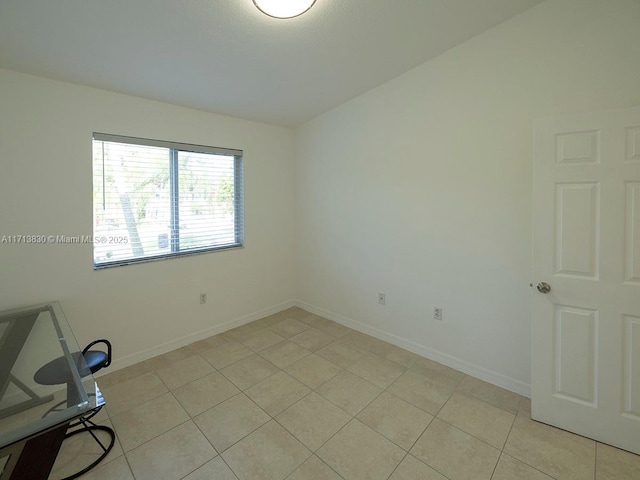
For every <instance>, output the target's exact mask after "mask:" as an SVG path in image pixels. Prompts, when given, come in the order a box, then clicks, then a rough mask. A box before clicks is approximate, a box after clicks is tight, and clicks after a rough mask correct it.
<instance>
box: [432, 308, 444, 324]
mask: <svg viewBox="0 0 640 480" xmlns="http://www.w3.org/2000/svg"><path fill="white" fill-rule="evenodd" d="M433 319H434V320H440V321H442V307H433Z"/></svg>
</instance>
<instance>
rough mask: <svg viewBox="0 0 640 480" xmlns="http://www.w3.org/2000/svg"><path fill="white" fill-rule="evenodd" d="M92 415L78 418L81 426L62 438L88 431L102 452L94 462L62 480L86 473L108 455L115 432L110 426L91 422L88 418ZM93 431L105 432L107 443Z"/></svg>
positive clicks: (114, 439)
mask: <svg viewBox="0 0 640 480" xmlns="http://www.w3.org/2000/svg"><path fill="white" fill-rule="evenodd" d="M93 415H95V413H93ZM93 415H92V414H90V415H89V416H88V417H83V418H81V419H80V423H81V424H82V427H81V428H78V429H77V430H73V431H72V432H69V433H67V434H66V435H65V436H64V438H65V439H67V438H69V437H73V436H74V435H78V434H81V433H85V432H88V433H89V434H90V435H91V436H92V437H93V439H94V440H95V441H96V443H97V444H98V445H100V448H101V449H102V454H101V455H100V456H99V457H98V458H97V459H96V460H95V461H94V462H92V463H91V464H90V465H88V466H86V467H85V468H83V469H82V470H80V471H79V472H76V473H74V474H73V475H69V476H68V477H64V478H63V479H62V480H73V479H74V478H78V477H79V476H81V475H84V474H85V473H87V472H88V471H89V470H91V469H92V468H94V467H95V466H97V465H98V464H99V463H100V462H101V461H102V460H104V458H105V457H106V456H107V455H109V452H110V451H111V449H112V448H113V445H114V444H115V441H116V434H115V432H114V431H113V429H112V428H110V427H106V426H104V425H96V424H95V423H93V422H92V421H91V420H89V418H90V417H92V416H93ZM95 431H103V432H107V433H108V434H109V445H107V446H105V445H104V444H103V443H102V442H101V441H100V439H99V438H98V437H97V436H96V434H95V433H94V432H95Z"/></svg>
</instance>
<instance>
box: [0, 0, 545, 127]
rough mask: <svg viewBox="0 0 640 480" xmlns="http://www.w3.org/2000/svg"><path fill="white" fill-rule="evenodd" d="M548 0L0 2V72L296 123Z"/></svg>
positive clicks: (288, 123)
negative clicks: (290, 7)
mask: <svg viewBox="0 0 640 480" xmlns="http://www.w3.org/2000/svg"><path fill="white" fill-rule="evenodd" d="M541 1H542V0H317V2H316V4H315V6H314V7H313V8H312V9H311V10H310V11H309V12H307V13H306V14H304V15H302V16H300V17H296V18H293V19H288V20H278V19H274V18H271V17H268V16H266V15H264V14H262V13H261V12H260V11H258V9H257V8H255V6H254V4H253V2H252V0H55V1H52V0H0V68H6V69H10V70H16V71H20V72H26V73H31V74H35V75H40V76H43V77H49V78H53V79H57V80H63V81H67V82H72V83H77V84H81V85H88V86H93V87H99V88H103V89H107V90H112V91H115V92H121V93H126V94H130V95H136V96H140V97H145V98H150V99H155V100H160V101H163V102H168V103H173V104H177V105H183V106H187V107H192V108H197V109H200V110H206V111H211V112H216V113H221V114H225V115H231V116H235V117H240V118H245V119H249V120H256V121H260V122H266V123H271V124H276V125H284V126H290V127H294V126H297V125H300V124H302V123H304V122H305V121H307V120H310V119H311V118H313V117H315V116H317V115H319V114H321V113H323V112H325V111H327V110H330V109H331V108H333V107H335V106H337V105H339V104H341V103H343V102H345V101H347V100H349V99H351V98H353V97H355V96H357V95H359V94H361V93H363V92H365V91H367V90H369V89H371V88H373V87H375V86H377V85H380V84H382V83H384V82H386V81H387V80H390V79H391V78H394V77H396V76H398V75H400V74H402V73H404V72H406V71H408V70H410V69H411V68H413V67H415V66H417V65H420V64H421V63H424V62H425V61H427V60H429V59H431V58H433V57H435V56H437V55H439V54H441V53H442V52H444V51H446V50H448V49H450V48H452V47H454V46H456V45H458V44H460V43H462V42H464V41H466V40H468V39H469V38H471V37H473V36H475V35H477V34H479V33H481V32H483V31H485V30H487V29H489V28H491V27H493V26H495V25H497V24H499V23H500V22H503V21H505V20H506V19H508V18H510V17H512V16H513V15H516V14H518V13H520V12H522V11H524V10H526V9H528V8H530V7H532V6H534V5H536V4H538V3H540V2H541Z"/></svg>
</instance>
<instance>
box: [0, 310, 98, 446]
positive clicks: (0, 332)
mask: <svg viewBox="0 0 640 480" xmlns="http://www.w3.org/2000/svg"><path fill="white" fill-rule="evenodd" d="M54 360H55V362H53V363H52V364H50V362H52V361H54ZM47 364H49V365H48V368H46V369H42V367H44V366H45V365H47ZM41 369H42V370H41ZM39 371H40V372H39ZM36 372H39V373H38V374H37V375H36ZM34 377H36V378H34ZM42 378H46V380H47V381H46V382H43V381H42ZM58 381H59V382H60V383H57V382H58ZM42 383H47V384H46V385H43V384H42ZM103 403H104V400H103V398H102V395H101V394H100V390H99V389H98V386H97V384H96V383H95V381H94V379H93V376H92V375H91V371H90V370H89V368H88V367H87V365H86V363H85V362H84V357H83V356H82V353H81V349H80V348H79V347H78V343H77V341H76V339H75V337H74V336H73V333H72V332H71V328H70V327H69V323H68V322H67V319H66V317H65V316H64V313H63V311H62V308H61V306H60V304H59V303H58V302H50V303H45V304H42V305H35V306H30V307H25V308H18V309H14V310H8V311H4V312H0V449H2V448H3V447H5V446H8V445H11V444H13V443H15V442H18V441H21V440H24V439H26V438H29V437H31V436H33V435H36V434H38V433H41V432H44V431H46V430H48V429H50V428H52V427H55V426H57V425H61V424H64V423H67V422H68V421H70V420H72V419H74V418H76V417H78V416H80V415H82V414H83V413H85V412H87V411H89V410H91V409H93V408H95V407H96V406H99V405H102V404H103Z"/></svg>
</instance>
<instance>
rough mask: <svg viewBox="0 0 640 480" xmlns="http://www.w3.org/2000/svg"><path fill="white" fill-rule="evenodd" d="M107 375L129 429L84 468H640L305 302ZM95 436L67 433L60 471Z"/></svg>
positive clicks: (150, 475)
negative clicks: (323, 314)
mask: <svg viewBox="0 0 640 480" xmlns="http://www.w3.org/2000/svg"><path fill="white" fill-rule="evenodd" d="M99 384H100V385H101V389H102V391H103V393H104V395H105V398H106V400H107V408H106V409H104V411H103V412H102V413H101V414H100V417H99V418H100V421H101V422H102V423H105V424H110V425H113V427H114V428H115V430H116V433H117V438H118V441H117V443H116V447H115V448H114V450H113V452H112V453H111V454H110V455H109V457H107V459H106V460H105V461H104V462H103V463H102V464H101V465H100V466H99V467H98V468H96V469H94V470H93V471H92V472H90V473H89V474H87V475H85V476H84V477H83V478H84V479H87V480H88V479H94V480H97V479H108V480H131V479H136V480H146V479H150V480H151V479H153V480H174V479H175V480H179V479H185V480H205V479H207V480H212V479H214V480H234V479H235V480H237V479H240V480H254V479H255V480H258V479H260V480H284V479H287V480H311V479H314V480H316V479H323V480H324V479H326V480H333V479H336V480H339V479H343V480H360V479H362V480H365V479H371V480H386V479H390V480H419V479H425V480H438V479H439V480H443V479H450V480H464V479H473V480H489V479H492V480H518V479H524V480H528V479H531V480H544V479H546V480H549V479H557V480H564V479H571V480H582V479H584V480H632V479H633V480H638V479H640V457H638V456H636V455H633V454H630V453H627V452H624V451H621V450H617V449H615V448H612V447H609V446H607V445H603V444H600V443H597V442H595V441H593V440H589V439H586V438H583V437H579V436H576V435H573V434H570V433H567V432H565V431H562V430H558V429H555V428H553V427H549V426H547V425H543V424H539V423H537V422H533V421H531V420H530V403H529V401H528V399H526V398H523V397H521V396H519V395H516V394H514V393H511V392H508V391H506V390H503V389H500V388H498V387H495V386H492V385H490V384H487V383H485V382H482V381H480V380H477V379H474V378H472V377H469V376H466V375H464V374H463V373H460V372H457V371H455V370H453V369H450V368H448V367H445V366H443V365H440V364H437V363H434V362H432V361H429V360H427V359H425V358H422V357H420V356H418V355H415V354H412V353H410V352H407V351H406V350H402V349H400V348H398V347H395V346H393V345H390V344H388V343H385V342H382V341H380V340H377V339H375V338H372V337H369V336H367V335H363V334H361V333H358V332H355V331H353V330H350V329H348V328H346V327H343V326H341V325H338V324H336V323H334V322H331V321H329V320H326V319H324V318H321V317H318V316H315V315H311V314H309V313H308V312H305V311H304V310H301V309H299V308H292V309H289V310H285V311H284V312H280V313H278V314H276V315H271V316H269V317H266V318H263V319H261V320H258V321H255V322H253V323H250V324H248V325H245V326H243V327H240V328H237V329H235V330H232V331H229V332H226V333H224V334H222V335H217V336H215V337H211V338H208V339H206V340H203V341H200V342H197V343H195V344H192V345H189V346H188V347H184V348H181V349H178V350H175V351H173V352H169V353H167V354H165V355H161V356H159V357H156V358H153V359H151V360H148V361H146V362H142V363H140V364H137V365H134V366H132V367H128V368H126V369H123V370H119V371H117V372H114V373H111V374H109V375H106V376H104V377H101V378H100V379H99ZM92 443H93V442H86V441H85V442H82V441H81V439H76V438H75V437H74V438H73V441H71V440H67V441H66V442H65V444H64V446H63V451H62V452H61V454H60V456H59V458H58V462H57V463H56V466H55V467H54V472H53V473H52V476H51V478H52V479H57V478H61V477H63V476H65V475H68V474H69V473H71V472H72V471H74V469H77V466H78V462H82V461H84V462H86V460H87V458H90V455H92V454H93V453H94V452H92V451H91V448H92Z"/></svg>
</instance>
